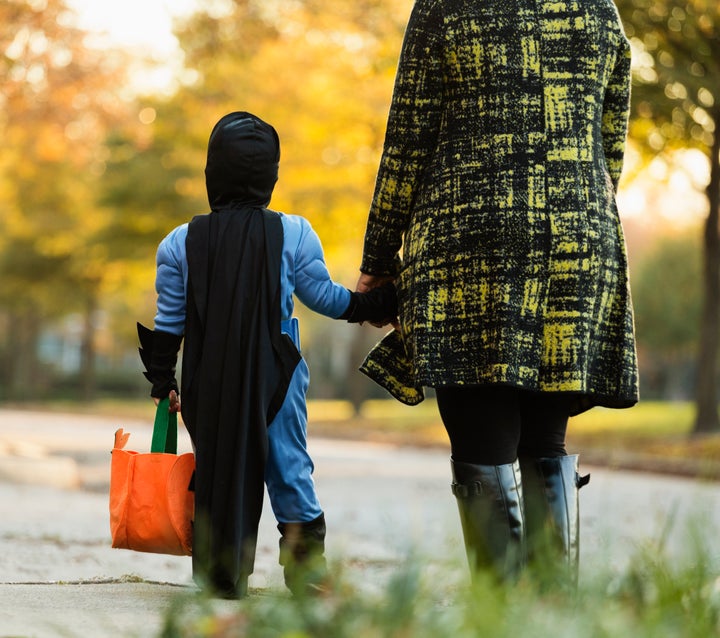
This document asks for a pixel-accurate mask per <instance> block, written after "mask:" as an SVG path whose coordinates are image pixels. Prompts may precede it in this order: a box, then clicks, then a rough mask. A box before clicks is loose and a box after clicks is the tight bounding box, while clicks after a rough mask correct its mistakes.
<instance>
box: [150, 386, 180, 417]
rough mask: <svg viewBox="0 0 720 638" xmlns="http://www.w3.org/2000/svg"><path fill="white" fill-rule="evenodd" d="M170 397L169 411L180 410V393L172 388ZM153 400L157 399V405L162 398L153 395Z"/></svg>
mask: <svg viewBox="0 0 720 638" xmlns="http://www.w3.org/2000/svg"><path fill="white" fill-rule="evenodd" d="M168 399H170V406H169V407H168V412H180V397H179V396H178V393H177V392H175V390H170V394H169V396H168ZM153 401H155V405H157V404H158V403H160V399H159V398H158V397H153Z"/></svg>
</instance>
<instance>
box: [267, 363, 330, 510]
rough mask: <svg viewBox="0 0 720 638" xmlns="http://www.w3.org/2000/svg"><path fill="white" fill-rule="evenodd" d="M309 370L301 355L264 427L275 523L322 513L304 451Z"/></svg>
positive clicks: (305, 447)
mask: <svg viewBox="0 0 720 638" xmlns="http://www.w3.org/2000/svg"><path fill="white" fill-rule="evenodd" d="M309 382H310V373H309V370H308V367H307V364H306V363H305V360H304V359H301V360H300V362H299V363H298V365H297V367H296V368H295V372H294V374H293V377H292V379H291V381H290V387H289V388H288V391H287V394H286V395H285V401H284V402H283V404H282V407H281V408H280V411H279V412H278V413H277V415H276V417H275V419H273V422H272V423H271V424H270V427H269V428H268V442H269V446H268V459H267V465H266V467H265V484H266V485H267V489H268V494H269V495H270V504H271V506H272V509H273V512H274V513H275V518H276V519H277V521H278V522H279V523H305V522H308V521H312V520H315V519H316V518H317V517H318V516H320V514H322V508H321V507H320V502H319V501H318V498H317V494H316V492H315V482H314V481H313V478H312V473H313V470H314V467H315V466H314V464H313V462H312V459H311V458H310V455H309V454H308V451H307V404H306V395H307V389H308V384H309Z"/></svg>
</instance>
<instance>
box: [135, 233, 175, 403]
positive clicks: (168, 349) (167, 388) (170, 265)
mask: <svg viewBox="0 0 720 638" xmlns="http://www.w3.org/2000/svg"><path fill="white" fill-rule="evenodd" d="M185 229H186V227H183V226H181V227H179V228H176V229H175V230H174V231H173V232H171V233H170V234H169V235H168V236H167V237H166V238H165V239H163V241H162V242H161V243H160V246H159V247H158V251H157V274H156V279H155V289H156V291H157V295H158V298H157V314H156V315H155V329H154V330H150V329H149V328H146V327H145V326H143V325H141V324H138V326H137V327H138V337H139V339H140V346H141V347H140V358H141V359H142V362H143V363H144V364H145V369H146V371H145V373H144V374H145V377H146V378H147V379H148V380H149V381H150V383H152V389H151V390H150V396H152V397H155V398H156V399H164V398H165V397H167V396H168V395H169V394H170V393H171V392H173V391H174V392H175V393H177V391H178V384H177V380H176V379H175V366H176V364H177V355H178V351H179V350H180V345H181V343H182V338H183V332H184V329H185V275H184V263H185V234H186V233H185Z"/></svg>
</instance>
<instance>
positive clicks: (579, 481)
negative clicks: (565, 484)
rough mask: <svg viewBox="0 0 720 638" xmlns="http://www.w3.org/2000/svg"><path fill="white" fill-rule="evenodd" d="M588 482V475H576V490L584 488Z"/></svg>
mask: <svg viewBox="0 0 720 638" xmlns="http://www.w3.org/2000/svg"><path fill="white" fill-rule="evenodd" d="M589 482H590V475H589V474H586V475H585V476H580V474H578V475H577V478H576V479H575V484H576V485H577V488H578V489H580V488H581V487H584V486H585V485H587V484H588V483H589Z"/></svg>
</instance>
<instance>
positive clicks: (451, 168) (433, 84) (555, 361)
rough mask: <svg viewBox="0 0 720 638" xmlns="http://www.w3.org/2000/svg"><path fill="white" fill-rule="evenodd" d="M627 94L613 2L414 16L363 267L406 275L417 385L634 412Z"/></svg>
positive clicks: (418, 6) (424, 3)
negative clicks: (625, 180)
mask: <svg viewBox="0 0 720 638" xmlns="http://www.w3.org/2000/svg"><path fill="white" fill-rule="evenodd" d="M629 91H630V47H629V43H628V41H627V39H626V37H625V34H624V32H623V29H622V25H621V23H620V20H619V17H618V13H617V10H616V8H615V6H614V5H613V3H612V0H416V3H415V6H414V8H413V12H412V15H411V18H410V21H409V24H408V27H407V31H406V34H405V40H404V43H403V49H402V53H401V57H400V63H399V66H398V72H397V77H396V84H395V90H394V94H393V99H392V104H391V108H390V114H389V119H388V125H387V133H386V139H385V146H384V151H383V155H382V159H381V163H380V169H379V173H378V177H377V183H376V188H375V195H374V199H373V203H372V207H371V210H370V215H369V218H368V226H367V230H366V235H365V247H364V254H363V262H362V266H361V270H362V271H363V272H365V273H369V274H373V275H386V274H388V275H398V280H397V284H398V289H399V290H398V294H399V298H400V320H401V328H402V341H403V343H404V346H405V350H406V352H407V358H408V359H409V363H408V366H409V374H410V378H411V381H412V383H411V384H410V385H415V386H417V387H418V388H419V387H420V386H423V385H424V386H432V387H436V386H442V385H456V384H487V383H491V384H506V385H512V386H517V387H521V388H526V389H529V390H539V391H544V392H563V393H572V394H573V395H575V396H577V397H578V404H577V406H576V409H575V410H574V411H575V412H579V411H581V410H583V409H587V408H588V407H591V406H592V405H605V406H609V407H627V406H630V405H632V404H634V403H635V402H636V401H637V360H636V354H635V341H634V329H633V316H632V306H631V301H630V295H629V287H628V273H627V257H626V250H625V241H624V237H623V231H622V227H621V224H620V220H619V218H618V212H617V207H616V202H615V191H616V188H617V185H618V181H619V179H620V173H621V169H622V163H623V153H624V147H625V136H626V132H627V117H628V110H629ZM401 252H402V258H400V253H401ZM371 358H372V357H371ZM376 364H377V361H376ZM386 364H387V366H388V368H391V367H392V365H393V364H392V363H391V362H388V361H386V362H385V363H381V364H380V365H386ZM407 371H408V370H406V372H407ZM388 373H389V374H392V370H390V369H388ZM396 396H397V394H396ZM399 398H400V399H401V400H403V399H402V397H399ZM408 402H413V401H408Z"/></svg>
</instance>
